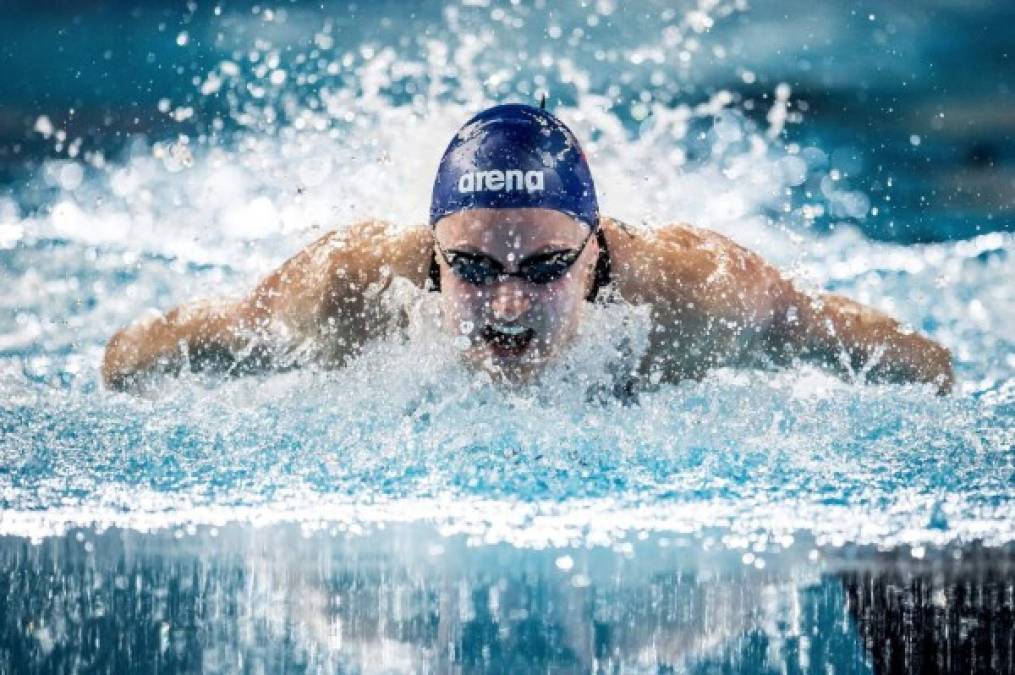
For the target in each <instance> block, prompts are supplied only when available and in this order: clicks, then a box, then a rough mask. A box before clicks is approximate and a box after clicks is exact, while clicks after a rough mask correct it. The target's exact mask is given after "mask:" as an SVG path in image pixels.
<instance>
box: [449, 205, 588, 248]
mask: <svg viewBox="0 0 1015 675" xmlns="http://www.w3.org/2000/svg"><path fill="white" fill-rule="evenodd" d="M588 231H589V228H588V226H587V225H585V224H584V223H581V222H579V221H578V220H575V219H574V218H572V217H571V216H569V215H567V214H564V213H561V212H559V211H551V210H550V209H470V210H467V211H460V212H459V213H455V214H452V215H450V216H447V217H445V218H442V219H441V220H440V221H438V222H437V226H436V227H435V228H434V233H435V234H436V236H437V238H438V239H439V240H440V242H441V245H442V246H445V247H452V248H454V247H460V246H467V247H470V248H477V249H481V250H484V251H489V252H491V253H496V252H497V251H499V250H521V251H525V250H536V249H539V248H542V247H546V246H563V247H571V246H576V245H578V244H580V243H581V242H582V240H583V239H584V238H585V235H587V234H588Z"/></svg>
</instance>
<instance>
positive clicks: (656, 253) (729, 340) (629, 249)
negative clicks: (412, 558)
mask: <svg viewBox="0 0 1015 675" xmlns="http://www.w3.org/2000/svg"><path fill="white" fill-rule="evenodd" d="M604 228H605V231H606V234H607V237H608V243H609V246H610V252H611V255H613V256H614V263H615V264H614V269H615V270H616V271H617V275H616V276H617V284H618V287H619V290H620V293H621V295H622V296H623V297H624V299H626V300H628V301H629V302H632V303H636V304H641V303H646V304H650V305H651V306H652V316H653V321H654V323H655V326H656V328H655V330H654V331H653V334H652V336H651V338H650V352H649V355H648V359H647V366H646V367H647V369H648V370H649V371H651V372H657V373H659V374H660V375H661V376H662V377H664V378H665V379H668V380H680V379H683V378H687V377H693V378H697V377H701V376H702V375H703V374H704V373H705V372H706V371H707V370H708V369H709V368H712V367H716V366H727V365H732V366H736V365H756V364H757V365H761V364H763V363H764V362H766V361H767V362H769V363H772V362H774V363H775V364H778V365H786V364H788V363H790V362H791V361H793V360H794V359H802V360H805V361H809V362H812V363H817V364H819V365H822V366H824V367H827V368H830V369H832V370H833V371H835V372H836V373H838V374H839V375H841V376H856V375H862V376H864V377H866V378H867V379H868V380H870V381H875V382H879V381H890V382H931V383H934V384H935V385H936V386H937V388H938V391H939V392H941V393H946V392H948V391H949V390H950V388H951V386H952V384H953V380H954V377H953V374H952V367H951V358H950V355H949V353H948V350H946V349H945V348H943V347H941V346H940V345H938V344H937V343H935V342H933V341H932V340H929V339H927V338H925V337H923V336H921V335H918V334H916V333H913V332H911V331H906V330H904V329H903V328H902V327H901V326H900V325H899V323H898V322H897V321H895V320H894V319H892V318H890V317H888V316H886V315H885V314H882V313H881V312H878V311H876V310H874V309H871V308H870V307H866V306H864V305H861V304H859V303H856V302H853V301H852V300H848V299H846V298H843V297H841V296H837V295H829V294H825V295H819V296H816V297H811V296H809V295H807V294H804V293H802V292H800V291H799V290H797V289H796V288H795V287H794V286H793V284H792V283H791V282H790V281H789V280H787V279H785V278H784V277H783V276H782V275H780V274H779V272H778V270H776V269H775V268H774V267H773V266H772V265H769V264H768V263H767V262H765V261H764V260H763V259H762V258H761V257H760V256H758V255H757V254H755V253H753V252H751V251H748V250H747V249H745V248H743V247H742V246H739V245H737V244H736V243H734V242H733V241H731V240H730V239H728V238H726V237H723V236H722V235H719V234H716V233H714V232H709V231H707V230H699V229H696V228H693V227H690V226H687V225H672V226H669V227H666V228H662V229H660V230H657V231H654V232H630V231H627V230H626V229H625V228H624V227H621V226H619V225H618V224H616V223H615V222H610V221H607V222H606V223H605V224H604Z"/></svg>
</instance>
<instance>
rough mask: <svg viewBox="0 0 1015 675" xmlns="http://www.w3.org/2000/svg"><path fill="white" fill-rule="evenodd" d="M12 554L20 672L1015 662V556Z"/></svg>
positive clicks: (7, 544)
mask: <svg viewBox="0 0 1015 675" xmlns="http://www.w3.org/2000/svg"><path fill="white" fill-rule="evenodd" d="M213 534H214V535H215V536H213ZM650 544H651V545H650ZM1006 564H1008V563H1006ZM0 569H2V573H0V670H4V671H6V670H8V669H9V670H12V671H17V672H23V671H29V670H41V671H72V670H95V671H99V672H106V671H127V670H131V671H136V670H146V671H148V670H151V671H155V670H157V671H160V672H162V671H197V670H202V671H208V672H221V671H228V672H235V671H240V670H242V671H250V672H278V671H283V670H297V671H303V670H313V671H336V670H337V671H353V672H405V671H437V672H447V671H457V672H529V671H539V672H547V671H549V672H616V671H618V670H619V669H623V670H624V671H625V672H642V671H649V672H671V671H680V672H826V671H828V669H830V668H831V669H834V671H835V672H872V668H873V669H876V670H877V671H879V672H881V671H885V670H889V671H891V672H917V671H922V672H930V671H932V670H934V669H937V670H938V671H941V672H945V671H956V670H976V669H977V668H978V667H982V668H986V669H992V670H1000V671H1005V670H1011V669H1012V639H1013V638H1012V635H1013V633H1012V626H1013V623H1012V606H1013V603H1012V588H1013V581H1015V572H1013V570H1012V567H1011V566H1010V564H1008V566H1007V567H1005V566H1003V565H1001V566H999V565H994V566H992V567H989V568H986V571H984V570H980V571H978V572H969V571H968V570H967V571H964V572H961V573H959V572H956V573H948V574H944V573H942V572H941V571H940V570H938V571H936V572H929V571H924V572H919V571H917V572H913V571H910V572H905V570H904V569H902V568H898V567H885V566H879V567H876V568H868V569H867V570H866V571H857V570H846V571H842V570H841V569H840V570H838V571H832V569H831V568H830V567H829V566H827V565H825V566H824V568H823V569H822V568H821V567H819V566H818V565H817V564H816V563H814V562H812V561H809V560H808V559H807V557H806V556H799V557H795V556H789V557H787V560H786V561H784V562H783V563H779V564H773V565H770V566H769V567H768V568H766V569H764V570H758V569H755V568H754V567H753V566H750V565H743V564H742V562H740V559H739V556H734V557H732V558H731V557H730V556H729V555H728V554H721V555H720V554H716V555H711V556H710V555H709V554H705V553H703V552H702V551H701V550H700V549H697V550H696V549H695V548H694V547H686V548H679V547H678V548H674V547H668V548H667V549H662V548H660V547H658V546H657V545H656V544H655V543H651V542H650V543H646V544H645V545H644V546H643V547H640V548H639V549H637V550H636V551H635V554H634V555H633V557H631V556H628V555H624V554H622V553H612V552H609V551H605V550H581V551H570V552H566V553H563V552H561V551H550V550H545V551H532V550H519V549H513V548H510V547H506V546H505V547H482V548H468V547H466V546H465V545H464V542H463V541H459V540H456V539H441V538H439V537H438V536H437V535H436V534H432V535H428V534H427V533H424V532H420V531H419V530H418V529H417V530H404V531H392V530H389V531H385V532H378V533H375V534H374V535H371V536H366V537H355V538H348V537H346V536H344V535H338V536H334V535H332V534H329V533H327V532H319V533H315V534H310V535H309V536H308V535H307V533H301V531H300V529H299V527H298V526H292V527H278V526H276V527H272V528H264V529H257V528H255V527H252V526H245V527H232V528H226V529H224V530H223V531H222V532H217V533H215V532H214V531H213V530H209V531H201V532H197V533H193V534H186V533H184V532H176V533H173V532H165V533H154V534H147V535H146V534H139V533H132V532H123V531H107V532H105V533H102V534H96V533H95V532H93V531H87V530H86V531H78V532H75V533H72V534H69V535H67V536H65V537H59V538H51V539H47V540H45V541H44V542H42V543H41V544H32V543H29V542H28V541H27V540H24V539H18V538H6V539H4V540H3V541H2V542H0ZM967 666H968V668H967Z"/></svg>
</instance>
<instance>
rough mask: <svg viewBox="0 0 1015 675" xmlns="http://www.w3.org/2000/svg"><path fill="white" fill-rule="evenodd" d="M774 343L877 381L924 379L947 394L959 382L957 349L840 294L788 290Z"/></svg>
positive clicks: (842, 372)
mask: <svg viewBox="0 0 1015 675" xmlns="http://www.w3.org/2000/svg"><path fill="white" fill-rule="evenodd" d="M780 313H781V317H780V320H779V321H776V322H773V327H774V328H773V333H774V334H773V336H772V337H773V338H774V339H771V340H770V343H771V344H772V346H773V348H774V349H779V348H780V347H779V346H778V343H779V342H781V343H782V344H783V347H781V348H782V349H783V351H784V352H787V353H788V355H791V356H794V357H799V358H802V359H804V360H807V361H811V362H815V363H818V364H820V365H823V366H825V367H827V368H830V369H832V370H834V371H836V372H837V373H839V374H840V375H842V376H849V377H854V376H856V375H858V374H859V375H862V376H864V377H865V378H866V379H867V380H868V381H872V382H923V383H930V384H933V385H934V386H935V387H937V391H938V393H939V394H947V393H948V392H949V391H951V389H952V386H953V385H954V383H955V375H954V373H953V371H952V360H951V354H950V353H949V351H948V350H947V349H945V348H944V347H942V346H941V345H939V344H937V343H936V342H934V341H933V340H931V339H929V338H926V337H924V336H922V335H920V334H918V333H916V332H915V331H911V330H906V329H904V328H903V327H902V326H901V325H900V324H899V322H898V321H896V320H895V319H893V318H891V317H890V316H888V315H886V314H883V313H882V312H879V311H877V310H875V309H872V308H871V307H867V306H866V305H863V304H861V303H859V302H855V301H853V300H850V299H849V298H845V297H843V296H840V295H834V294H823V295H820V296H818V297H813V298H812V297H810V296H807V295H805V294H803V293H800V292H799V291H797V290H796V289H793V288H790V289H788V290H786V292H785V293H784V296H783V302H782V307H781V312H780Z"/></svg>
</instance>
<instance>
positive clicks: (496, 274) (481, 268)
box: [449, 254, 574, 286]
mask: <svg viewBox="0 0 1015 675" xmlns="http://www.w3.org/2000/svg"><path fill="white" fill-rule="evenodd" d="M449 262H450V266H451V271H452V272H454V273H455V274H457V275H458V276H459V277H461V278H462V279H464V280H465V281H467V282H469V283H470V284H475V285H476V286H488V285H490V284H492V283H495V282H496V281H497V280H498V279H500V278H501V277H506V276H508V277H519V278H521V279H524V280H525V281H527V282H529V283H531V284H548V283H550V282H551V281H557V280H558V279H560V278H561V277H563V276H564V275H565V274H567V271H568V269H569V268H570V267H571V265H572V264H573V263H574V260H573V259H572V257H571V256H555V257H554V258H552V259H550V260H540V261H534V262H531V263H525V264H523V265H522V267H521V268H520V269H519V270H518V271H517V272H515V273H513V274H509V273H505V272H504V270H503V268H501V267H500V265H496V264H494V263H493V262H492V261H489V260H484V259H482V258H479V257H475V258H474V257H472V256H464V255H461V254H459V255H456V256H455V257H454V258H453V259H452V260H450V261H449Z"/></svg>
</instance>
